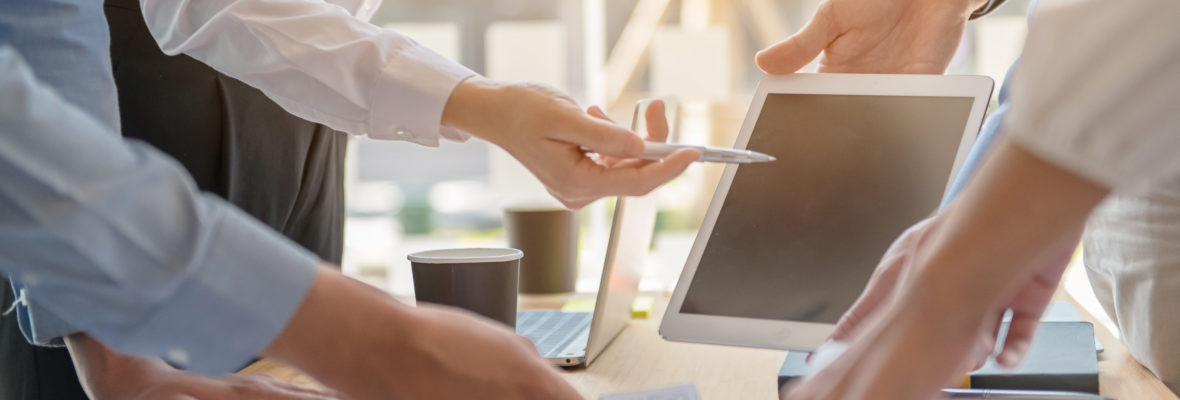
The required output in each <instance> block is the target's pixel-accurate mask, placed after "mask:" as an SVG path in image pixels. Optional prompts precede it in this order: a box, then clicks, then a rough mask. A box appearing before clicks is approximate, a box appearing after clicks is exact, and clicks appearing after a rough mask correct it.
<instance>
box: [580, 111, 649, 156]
mask: <svg viewBox="0 0 1180 400" xmlns="http://www.w3.org/2000/svg"><path fill="white" fill-rule="evenodd" d="M559 139H561V140H564V141H566V142H570V143H573V144H576V145H579V146H585V147H588V148H590V150H592V151H594V152H596V153H598V154H601V155H604V156H613V157H619V158H636V157H639V156H641V155H643V146H644V145H643V139H640V138H639V136H638V135H636V134H635V133H633V132H631V131H629V130H627V129H626V128H623V127H621V126H618V125H616V124H614V123H613V122H610V121H607V120H603V119H600V118H599V117H596V116H591V115H587V114H580V116H579V117H578V118H576V120H575V121H574V123H573V124H571V125H570V128H569V129H567V132H565V133H564V134H563V135H562V136H560V137H559Z"/></svg>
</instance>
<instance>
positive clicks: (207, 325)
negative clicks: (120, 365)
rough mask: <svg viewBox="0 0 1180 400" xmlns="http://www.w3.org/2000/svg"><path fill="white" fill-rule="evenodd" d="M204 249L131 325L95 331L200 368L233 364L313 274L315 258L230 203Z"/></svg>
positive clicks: (289, 309) (112, 342)
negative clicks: (120, 330)
mask: <svg viewBox="0 0 1180 400" xmlns="http://www.w3.org/2000/svg"><path fill="white" fill-rule="evenodd" d="M225 209H226V212H227V214H226V215H225V218H223V220H222V223H221V224H219V226H218V227H217V229H216V230H215V231H214V232H213V239H212V241H211V242H210V247H209V250H210V251H209V253H207V254H206V256H205V259H204V260H203V261H202V262H201V264H202V268H199V269H197V270H196V271H194V273H193V275H191V276H189V277H188V278H187V280H186V282H185V283H184V284H182V285H181V286H180V287H179V288H178V290H177V292H176V293H175V295H173V296H171V297H170V298H169V299H168V300H167V301H166V302H164V303H162V304H160V305H159V306H157V307H156V308H155V310H154V311H153V312H152V313H151V314H149V315H148V316H147V317H146V318H145V319H144V320H143V321H142V322H141V323H140V324H139V325H138V328H137V329H136V330H135V331H132V332H129V334H128V335H126V336H124V337H121V338H101V337H100V338H99V340H102V341H104V343H106V344H107V345H109V346H111V347H112V348H115V349H116V350H121V351H123V352H131V353H136V354H157V355H160V356H162V357H163V358H164V359H165V360H167V361H168V362H170V363H172V364H173V365H175V366H177V367H180V368H184V369H187V370H190V371H194V372H198V373H203V374H210V375H215V374H224V373H229V372H233V371H235V370H237V369H238V368H240V367H241V366H242V365H245V364H246V363H248V362H249V361H250V360H252V359H253V358H254V357H255V356H256V355H258V354H259V353H260V352H261V351H262V349H263V348H265V347H266V345H267V344H269V343H270V342H271V341H272V340H273V339H274V338H275V336H278V334H279V333H280V332H282V330H283V329H284V328H285V327H286V325H287V322H288V320H290V318H291V316H292V315H293V314H294V313H295V311H296V310H297V309H298V307H299V306H300V304H301V303H302V302H303V298H304V297H305V296H306V295H307V292H308V290H309V289H310V288H311V284H312V281H313V280H314V279H315V275H316V268H317V265H318V263H319V260H318V258H317V257H316V256H315V255H314V254H312V253H311V252H309V251H307V250H304V249H303V248H301V247H299V246H298V245H296V244H295V243H293V242H291V241H289V240H287V239H286V238H285V237H282V236H280V235H278V234H276V233H275V232H274V231H272V230H270V229H268V228H267V227H265V226H263V225H262V223H260V222H258V221H256V220H254V219H253V218H251V217H249V216H248V215H246V214H245V213H243V212H242V211H239V210H237V209H236V208H233V207H226V208H225Z"/></svg>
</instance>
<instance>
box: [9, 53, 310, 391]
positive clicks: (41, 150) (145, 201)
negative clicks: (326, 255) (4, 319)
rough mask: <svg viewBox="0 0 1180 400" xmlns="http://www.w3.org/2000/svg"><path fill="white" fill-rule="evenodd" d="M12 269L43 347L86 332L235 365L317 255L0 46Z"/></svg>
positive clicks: (188, 363) (262, 338)
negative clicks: (129, 138) (128, 136)
mask: <svg viewBox="0 0 1180 400" xmlns="http://www.w3.org/2000/svg"><path fill="white" fill-rule="evenodd" d="M0 104H4V106H3V107H0V271H2V272H5V273H8V274H9V275H10V276H11V277H12V280H13V281H14V283H15V284H16V286H17V288H18V295H19V298H20V300H19V301H20V303H21V304H20V306H21V307H22V309H21V312H22V315H21V318H20V320H21V321H22V328H25V333H26V335H27V336H28V337H29V338H30V339H31V340H32V341H33V342H35V343H50V342H51V341H52V340H53V339H55V338H57V337H60V336H62V335H66V334H70V333H75V332H86V333H88V334H90V335H91V336H94V337H95V338H97V339H98V340H100V341H102V342H104V343H105V344H107V345H108V346H111V347H112V348H114V349H115V350H117V351H120V352H124V353H131V354H137V355H145V356H160V357H164V358H165V359H166V360H168V361H170V362H172V363H173V364H176V365H178V366H181V367H184V368H187V369H190V370H193V371H196V372H202V373H209V374H215V373H224V372H229V371H232V370H234V369H235V368H237V367H240V366H241V365H243V364H245V363H246V362H247V361H248V360H250V359H251V358H252V357H254V356H255V355H257V354H258V353H259V352H260V351H261V349H262V348H264V347H265V346H266V345H267V344H268V343H269V342H270V341H271V340H272V339H273V338H274V337H275V336H276V335H277V334H278V333H279V332H280V331H281V330H282V329H283V328H284V326H285V325H286V323H287V320H288V319H289V318H290V317H291V315H292V314H293V313H294V312H295V310H296V308H297V307H298V305H299V304H300V302H302V300H303V297H304V296H305V295H306V293H307V291H308V289H309V288H310V286H311V282H312V280H313V279H314V276H315V268H316V264H317V263H318V260H317V258H316V257H315V256H314V255H313V254H311V253H309V252H307V251H305V250H303V249H302V248H300V247H299V246H298V245H296V244H294V243H292V242H290V241H288V240H287V239H285V238H283V237H282V236H281V235H279V234H277V233H275V232H273V231H271V230H269V229H268V228H267V227H265V226H264V225H263V224H261V223H260V222H258V221H256V220H254V219H252V218H251V217H249V216H248V215H246V214H245V213H243V212H241V211H240V210H238V209H236V208H234V207H233V206H231V205H229V204H228V203H226V202H224V201H222V200H220V199H218V198H216V197H215V196H211V195H206V194H202V193H200V192H198V191H197V190H196V187H195V185H194V184H193V183H192V182H191V179H190V178H189V177H188V174H187V173H186V172H185V171H184V170H183V169H182V168H181V167H180V166H179V165H178V164H177V163H176V162H174V161H173V160H171V159H170V158H168V157H167V156H166V155H164V154H162V153H160V152H158V151H156V150H154V149H152V148H150V147H149V146H146V145H142V144H137V143H132V142H126V141H124V140H123V139H121V138H120V137H119V136H118V134H117V133H115V132H113V131H110V128H108V127H106V125H104V124H100V123H98V122H97V121H96V120H95V119H93V118H92V117H91V116H89V115H88V114H86V113H83V112H81V111H79V110H78V109H76V108H74V107H73V106H72V105H70V104H69V103H67V102H65V101H63V100H62V99H61V98H60V97H59V96H57V94H56V93H55V92H53V91H52V90H51V89H49V88H48V87H46V86H45V85H43V84H41V83H40V82H38V81H37V80H36V79H35V78H34V77H33V75H32V73H31V72H30V69H29V68H28V67H27V65H26V64H25V63H24V62H23V60H22V59H21V58H20V56H19V55H18V54H17V53H16V52H15V51H13V50H12V49H11V48H9V47H4V46H0Z"/></svg>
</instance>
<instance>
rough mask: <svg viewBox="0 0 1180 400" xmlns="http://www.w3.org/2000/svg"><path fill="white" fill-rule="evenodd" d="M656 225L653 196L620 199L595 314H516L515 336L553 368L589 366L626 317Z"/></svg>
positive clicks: (618, 329)
mask: <svg viewBox="0 0 1180 400" xmlns="http://www.w3.org/2000/svg"><path fill="white" fill-rule="evenodd" d="M655 221H656V204H655V198H654V196H653V195H652V194H648V195H647V196H643V197H619V198H618V201H617V202H616V203H615V215H614V222H613V223H611V232H610V242H609V243H608V244H607V248H606V262H605V263H604V264H603V266H602V281H601V283H600V284H599V286H598V287H599V289H598V299H597V300H596V301H595V303H594V312H593V313H588V312H564V311H556V310H554V311H520V312H518V313H517V314H516V333H517V334H520V335H521V336H524V337H527V338H529V340H532V341H533V344H534V345H535V346H536V347H537V351H538V352H540V353H541V356H542V357H544V358H545V359H546V360H548V361H549V362H550V363H551V364H553V365H558V366H563V367H576V366H589V365H590V363H591V362H593V361H594V358H595V357H597V356H598V355H599V354H601V353H602V351H603V350H605V349H606V346H607V345H608V344H610V342H611V340H614V338H615V336H618V334H619V332H621V331H622V330H623V327H624V326H626V324H627V321H628V320H630V319H631V303H632V302H633V301H634V300H635V295H636V293H637V292H638V291H639V278H640V277H641V276H642V274H643V261H644V258H645V256H646V255H647V250H648V246H649V245H650V244H651V240H652V233H653V231H654V229H655Z"/></svg>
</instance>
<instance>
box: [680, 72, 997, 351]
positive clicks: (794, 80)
mask: <svg viewBox="0 0 1180 400" xmlns="http://www.w3.org/2000/svg"><path fill="white" fill-rule="evenodd" d="M993 85H994V83H993V81H992V80H991V78H988V77H986V76H974V75H885V74H792V75H776V76H767V77H764V78H762V80H761V81H760V82H759V84H758V90H757V92H756V93H755V95H754V100H753V101H752V102H751V103H750V111H749V112H748V113H747V114H746V119H745V121H744V122H743V123H742V130H741V132H740V133H739V134H738V137H737V140H736V142H735V144H734V147H735V148H739V149H744V148H746V145H747V144H748V143H749V140H750V134H751V133H752V132H753V130H754V125H755V124H756V123H757V122H758V116H759V114H760V113H761V112H762V105H763V103H764V102H765V101H766V97H767V95H769V94H772V93H802V94H843V95H885V96H942V97H972V98H974V99H975V101H974V102H973V103H972V106H971V112H970V114H969V117H968V118H967V123H966V124H965V125H964V128H963V138H962V140H961V141H960V142H959V149H958V152H957V153H956V155H955V162H954V167H952V169H951V173H950V174H949V175H948V176H947V186H948V187H949V185H950V183H951V181H952V180H953V178H954V176H955V174H956V173H957V172H958V171H959V168H960V167H961V166H962V164H963V161H964V160H965V159H966V158H967V154H968V153H969V152H970V150H971V146H972V144H974V143H975V137H976V135H977V134H978V133H979V129H980V127H981V126H982V124H983V118H984V114H985V112H986V111H987V106H988V102H989V101H990V100H991V93H992V88H993ZM737 169H738V165H736V164H730V165H728V166H726V167H725V172H724V173H723V174H722V177H721V180H720V182H719V183H718V184H717V190H716V192H715V193H714V195H713V199H712V201H711V202H710V203H709V209H708V212H707V213H706V214H705V218H704V221H702V223H701V229H700V231H699V232H698V233H697V236H696V239H695V240H694V241H693V246H692V250H691V252H690V253H689V256H688V261H687V262H686V263H685V266H684V270H683V272H681V274H680V281H679V282H678V283H677V285H676V290H675V291H674V292H673V294H672V298H671V300H670V301H669V303H668V308H667V310H666V311H665V313H664V318H663V321H662V322H661V323H660V335H661V336H663V337H664V338H665V339H668V340H676V341H686V342H698V343H711V344H726V345H737V346H752V347H765V348H773V349H784V350H803V351H806V350H812V349H814V348H815V347H817V346H819V345H820V344H822V343H823V342H824V340H826V339H827V337H828V335H829V334H831V332H832V329H833V328H834V327H835V325H833V324H826V323H814V322H799V321H781V320H767V319H755V318H740V317H727V316H716V315H703V314H686V313H681V312H680V308H681V306H682V305H683V303H684V296H685V293H686V292H687V291H688V288H689V286H691V284H692V279H693V276H694V275H695V274H696V269H697V265H698V264H699V263H700V260H701V255H702V254H703V253H704V250H705V248H706V246H707V245H708V242H709V237H710V236H711V234H712V232H713V225H714V223H715V222H716V220H717V215H718V213H720V211H721V206H722V205H723V204H725V197H726V196H727V195H728V194H729V187H730V184H731V183H732V182H733V177H734V174H735V173H736V172H737ZM944 191H945V189H944ZM734 295H735V296H740V295H741V294H740V293H734Z"/></svg>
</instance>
